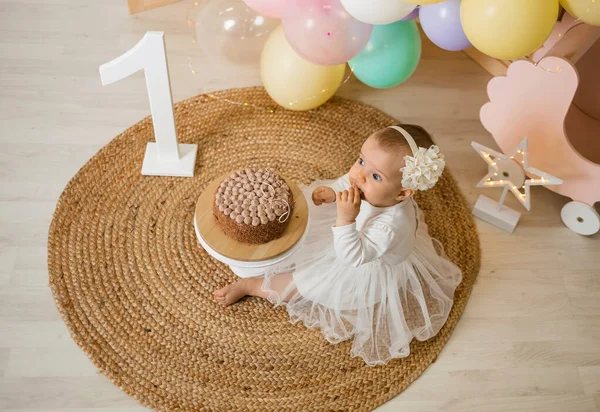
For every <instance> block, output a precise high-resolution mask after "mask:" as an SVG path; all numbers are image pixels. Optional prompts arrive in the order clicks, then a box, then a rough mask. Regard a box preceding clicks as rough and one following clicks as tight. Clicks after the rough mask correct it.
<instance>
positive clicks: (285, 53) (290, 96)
mask: <svg viewBox="0 0 600 412" xmlns="http://www.w3.org/2000/svg"><path fill="white" fill-rule="evenodd" d="M345 70H346V65H345V64H339V65H336V66H321V65H317V64H313V63H310V62H308V61H306V60H305V59H303V58H302V57H300V56H298V54H297V53H296V52H295V51H294V50H293V49H292V47H291V46H290V44H289V43H288V41H287V40H286V37H285V34H284V32H283V28H281V27H280V28H278V29H276V30H275V31H274V32H273V33H271V35H270V36H269V39H268V40H267V42H266V43H265V47H264V49H263V52H262V56H261V60H260V73H261V78H262V81H263V84H264V86H265V89H266V90H267V93H269V96H271V98H272V99H273V100H275V102H277V104H279V105H280V106H282V107H285V108H286V109H291V110H309V109H313V108H315V107H318V106H320V105H322V104H323V103H325V102H326V101H327V100H329V98H330V97H331V96H333V95H334V94H335V92H336V91H337V89H338V88H339V87H340V85H341V84H342V81H343V80H344V73H345Z"/></svg>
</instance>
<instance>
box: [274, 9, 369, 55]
mask: <svg viewBox="0 0 600 412" xmlns="http://www.w3.org/2000/svg"><path fill="white" fill-rule="evenodd" d="M282 20H283V30H284V32H285V37H286V38H287V40H288V42H289V43H290V46H292V48H293V49H294V50H295V51H296V53H298V54H299V55H300V56H301V57H303V58H304V59H305V60H308V61H309V62H312V63H315V64H320V65H323V66H332V65H336V64H342V63H345V62H347V61H348V60H350V59H351V58H353V57H354V56H356V55H357V54H358V53H360V51H361V50H362V49H363V48H364V47H365V45H366V44H367V42H368V41H369V37H370V36H371V31H372V30H373V26H372V25H370V24H367V23H363V22H360V21H358V20H356V19H355V18H354V17H352V16H351V15H350V14H348V12H347V11H346V9H345V8H344V7H343V6H342V3H341V1H340V0H288V2H287V3H286V5H285V7H284V9H283V16H282Z"/></svg>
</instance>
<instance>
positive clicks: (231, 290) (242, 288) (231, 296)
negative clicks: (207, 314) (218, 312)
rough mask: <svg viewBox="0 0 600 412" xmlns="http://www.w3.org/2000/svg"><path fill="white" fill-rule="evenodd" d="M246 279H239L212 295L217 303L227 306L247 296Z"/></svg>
mask: <svg viewBox="0 0 600 412" xmlns="http://www.w3.org/2000/svg"><path fill="white" fill-rule="evenodd" d="M247 286H248V285H247V282H246V279H240V280H238V281H237V282H234V283H231V284H229V285H227V286H225V287H224V288H221V289H219V290H217V291H215V293H214V294H213V295H214V297H215V300H216V301H217V303H219V304H220V305H223V306H229V305H231V304H233V303H235V302H237V301H238V300H240V299H241V298H243V297H244V296H246V295H247V294H248V288H247Z"/></svg>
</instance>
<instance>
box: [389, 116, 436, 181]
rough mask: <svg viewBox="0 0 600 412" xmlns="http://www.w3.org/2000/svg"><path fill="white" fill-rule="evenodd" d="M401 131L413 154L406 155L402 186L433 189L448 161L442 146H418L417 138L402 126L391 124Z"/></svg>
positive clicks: (393, 127) (402, 170) (392, 127)
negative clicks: (442, 152)
mask: <svg viewBox="0 0 600 412" xmlns="http://www.w3.org/2000/svg"><path fill="white" fill-rule="evenodd" d="M389 127H390V128H391V129H394V130H397V131H399V132H400V133H401V134H402V136H404V138H405V139H406V141H407V142H408V145H409V146H410V150H411V152H413V155H412V156H404V161H405V162H406V164H405V166H404V167H403V168H402V169H400V171H401V172H402V186H404V187H406V188H408V189H412V190H427V189H431V188H432V187H433V186H435V184H436V183H437V181H438V179H439V178H440V176H441V175H442V172H443V171H444V167H445V166H446V161H445V160H444V155H443V154H441V153H440V148H439V147H437V146H435V145H434V146H431V147H430V148H429V149H425V148H424V147H419V146H417V143H416V142H415V139H413V137H412V136H411V135H410V133H408V132H407V131H406V130H404V129H403V128H402V127H400V126H389Z"/></svg>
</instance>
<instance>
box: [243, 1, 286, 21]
mask: <svg viewBox="0 0 600 412" xmlns="http://www.w3.org/2000/svg"><path fill="white" fill-rule="evenodd" d="M244 2H245V3H246V4H247V5H248V6H250V7H251V8H253V9H254V10H256V11H257V12H259V13H260V14H262V15H264V16H268V17H275V18H281V14H282V13H283V6H284V5H285V2H286V0H244Z"/></svg>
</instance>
